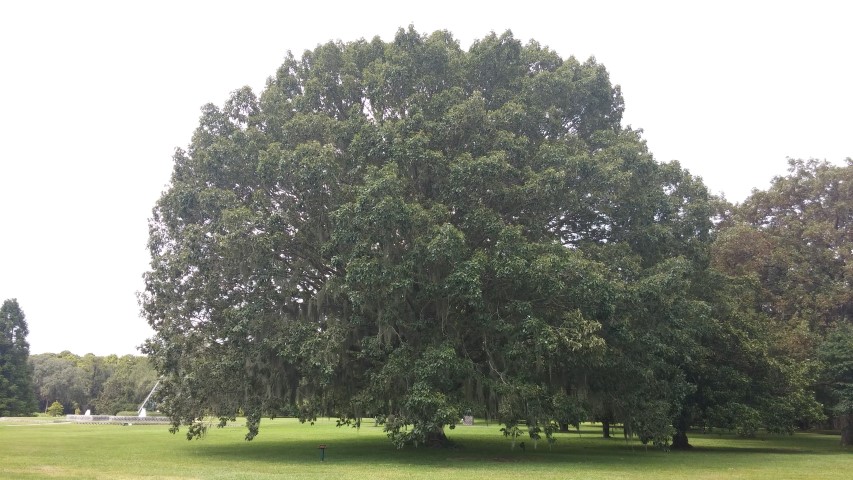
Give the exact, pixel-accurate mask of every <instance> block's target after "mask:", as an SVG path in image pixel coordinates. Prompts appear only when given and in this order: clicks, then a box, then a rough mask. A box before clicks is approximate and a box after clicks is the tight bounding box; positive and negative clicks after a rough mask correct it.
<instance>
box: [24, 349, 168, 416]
mask: <svg viewBox="0 0 853 480" xmlns="http://www.w3.org/2000/svg"><path fill="white" fill-rule="evenodd" d="M29 364H30V366H31V367H32V372H33V386H34V388H35V393H36V398H37V399H38V406H39V411H41V412H45V411H47V409H48V408H49V407H50V405H51V404H52V403H53V402H55V401H58V402H59V403H61V404H62V406H63V407H64V409H65V411H64V413H69V414H70V413H75V412H76V411H78V410H79V412H80V413H83V412H85V411H86V410H91V411H92V413H93V414H100V415H115V414H116V413H118V412H120V411H134V412H135V411H136V410H137V409H138V408H139V405H140V403H142V401H143V400H144V399H145V397H146V396H147V395H148V393H149V392H150V391H151V388H152V387H153V386H154V383H155V382H156V381H157V373H156V372H155V371H154V368H153V367H152V366H151V364H150V362H149V361H148V358H146V357H142V356H133V355H125V356H122V357H119V356H116V355H107V356H105V357H99V356H96V355H93V354H91V353H88V354H86V355H83V356H82V357H81V356H79V355H75V354H73V353H71V352H69V351H63V352H62V353H59V354H56V353H40V354H36V355H30V357H29Z"/></svg>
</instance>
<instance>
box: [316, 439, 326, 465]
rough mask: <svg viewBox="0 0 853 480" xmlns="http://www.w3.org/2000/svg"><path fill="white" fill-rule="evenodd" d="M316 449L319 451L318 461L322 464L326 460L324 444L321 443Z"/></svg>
mask: <svg viewBox="0 0 853 480" xmlns="http://www.w3.org/2000/svg"><path fill="white" fill-rule="evenodd" d="M317 448H319V449H320V461H321V462H324V461H325V460H326V444H325V443H321V444H320V446H319V447H317Z"/></svg>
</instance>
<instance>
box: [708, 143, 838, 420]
mask: <svg viewBox="0 0 853 480" xmlns="http://www.w3.org/2000/svg"><path fill="white" fill-rule="evenodd" d="M720 230H721V231H720V234H719V238H718V239H717V241H716V242H715V244H714V254H713V261H714V265H715V267H716V268H718V269H719V270H720V271H722V272H724V273H726V274H728V275H732V276H736V277H739V278H741V279H743V280H744V281H745V282H748V283H751V284H752V285H754V286H755V288H754V289H753V292H754V294H753V296H752V298H751V299H750V301H749V303H750V308H751V310H752V311H753V314H755V315H760V316H762V317H763V318H765V319H766V321H767V322H769V324H770V329H771V333H770V335H769V338H770V339H771V342H772V343H771V348H772V358H774V360H775V359H787V360H784V361H783V363H785V362H787V363H788V364H792V365H798V366H795V367H792V368H794V369H795V370H796V369H799V370H801V378H802V379H803V382H806V383H809V384H810V385H811V386H812V387H817V389H818V397H819V399H820V400H821V401H823V402H824V404H825V405H826V407H827V408H826V413H827V414H828V415H830V416H834V415H842V416H844V415H846V413H844V412H846V410H845V409H844V405H845V403H844V402H845V398H847V397H846V396H845V394H844V393H843V392H844V391H845V390H844V388H843V383H844V378H845V376H844V371H845V370H844V369H845V368H846V367H845V365H846V363H845V360H844V358H845V357H844V356H843V355H841V352H842V351H843V349H842V348H841V346H843V345H844V338H845V337H844V332H847V331H848V329H849V326H850V325H851V324H853V290H851V288H850V285H851V284H853V160H851V159H848V160H847V161H846V164H845V165H833V164H830V163H829V162H826V161H819V160H814V159H813V160H807V161H804V160H789V173H788V175H785V176H780V177H776V178H775V179H774V180H773V182H772V184H771V185H770V188H768V189H767V190H755V191H753V193H752V195H751V196H750V197H749V198H747V199H746V200H745V201H744V202H743V204H741V205H738V206H736V207H733V208H731V210H730V212H729V213H728V214H727V215H726V216H725V217H724V219H723V222H722V223H721V225H720ZM826 342H828V343H826ZM825 343H826V344H825ZM818 358H822V359H823V361H822V362H821V364H817V363H816V359H818ZM829 359H834V360H832V361H830V360H829ZM792 361H793V363H792ZM819 377H820V380H821V381H818V379H819ZM792 398H795V397H792ZM839 409H840V410H839ZM806 417H807V418H806V419H804V422H807V421H814V416H813V415H807V416H806Z"/></svg>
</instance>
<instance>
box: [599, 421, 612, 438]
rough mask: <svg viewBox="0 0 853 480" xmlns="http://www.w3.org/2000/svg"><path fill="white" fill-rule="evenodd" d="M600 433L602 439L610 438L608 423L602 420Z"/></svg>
mask: <svg viewBox="0 0 853 480" xmlns="http://www.w3.org/2000/svg"><path fill="white" fill-rule="evenodd" d="M601 432H602V435H603V436H604V438H610V421H609V420H604V421H602V422H601Z"/></svg>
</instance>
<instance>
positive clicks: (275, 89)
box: [141, 28, 736, 445]
mask: <svg viewBox="0 0 853 480" xmlns="http://www.w3.org/2000/svg"><path fill="white" fill-rule="evenodd" d="M623 108H624V107H623V101H622V96H621V93H620V89H619V87H618V86H614V85H612V84H611V83H610V80H609V78H608V74H607V71H606V70H605V69H604V67H603V66H602V65H600V64H598V63H597V62H596V61H595V60H594V59H589V60H587V61H585V62H579V61H577V60H576V59H574V58H572V57H570V58H568V59H563V58H561V57H560V56H558V55H557V54H556V53H555V52H553V51H551V50H549V49H547V48H545V47H542V46H541V45H539V44H537V43H536V42H530V43H528V44H527V45H523V44H522V43H521V42H519V41H518V40H516V39H515V38H514V37H513V36H512V34H511V33H509V32H507V33H504V34H502V35H495V34H491V35H489V36H487V37H485V38H483V39H482V40H479V41H477V42H475V43H474V44H473V45H472V46H471V47H470V49H469V50H468V51H464V50H462V49H461V48H460V46H459V44H458V42H457V41H456V40H454V39H453V37H452V36H451V35H450V34H449V33H447V32H435V33H433V34H431V35H423V34H419V33H418V32H416V31H414V30H413V29H412V28H409V29H408V30H402V29H401V30H400V31H398V33H397V35H396V37H395V38H394V40H393V41H391V42H384V41H382V40H380V39H379V38H375V39H373V40H372V41H364V40H360V41H356V42H350V43H341V42H331V43H327V44H325V45H321V46H318V47H317V48H316V49H314V50H311V51H306V52H304V54H303V55H302V56H301V58H296V57H294V56H292V55H290V56H288V57H287V58H286V60H285V62H284V64H283V65H282V66H281V68H280V69H279V70H278V72H277V73H276V75H275V76H274V77H272V78H270V79H269V81H268V83H267V86H266V88H265V90H264V91H263V93H262V94H261V96H260V98H258V97H256V96H255V94H254V93H253V92H252V91H251V90H250V89H248V88H243V89H240V90H237V91H235V92H234V93H233V94H232V96H231V98H230V99H229V100H228V101H227V102H226V103H225V105H224V108H218V107H216V106H213V105H207V106H205V107H204V108H203V113H202V117H201V121H200V125H199V127H198V129H197V130H196V132H195V134H194V135H193V138H192V141H191V144H190V146H189V149H187V150H186V151H184V150H178V151H177V152H176V154H175V157H174V160H175V166H174V171H173V174H172V180H171V184H170V186H169V188H168V190H167V191H166V192H165V193H164V194H163V196H162V197H161V199H160V200H159V201H158V203H157V205H156V207H155V209H154V215H153V218H152V220H151V222H150V251H151V256H152V263H151V270H150V271H149V272H148V273H147V274H146V289H145V292H143V294H142V296H141V300H142V306H143V309H144V312H145V315H146V317H147V319H148V321H149V323H150V325H151V326H152V327H153V328H154V330H155V332H156V333H155V335H154V337H152V338H151V339H150V340H148V341H147V343H146V345H145V350H146V352H147V353H148V354H149V355H150V357H151V358H152V360H153V362H154V364H155V366H156V368H157V370H158V372H159V373H161V374H162V375H163V380H162V382H161V388H160V390H159V392H160V397H161V400H162V404H161V407H162V408H163V409H164V410H165V411H167V412H169V414H170V416H171V418H172V421H173V426H174V429H175V430H177V428H178V427H180V426H181V425H187V426H189V427H190V428H189V429H188V436H189V437H190V438H191V437H193V436H196V435H199V434H201V433H203V432H204V429H205V425H204V424H203V423H201V422H200V419H201V418H203V417H204V416H206V415H214V416H217V417H220V419H221V420H222V422H227V421H228V420H229V419H232V418H234V417H235V416H236V415H238V414H240V413H243V414H245V415H246V417H247V419H248V422H247V423H248V428H249V433H248V435H247V438H249V439H251V438H253V437H254V436H255V435H256V434H257V433H258V427H259V422H260V418H261V417H262V416H263V415H275V414H279V413H285V412H291V411H293V410H294V409H295V410H296V411H298V413H299V415H300V416H301V417H302V418H303V419H310V418H313V417H314V416H316V415H317V414H319V413H322V414H334V415H339V416H340V417H341V419H342V422H344V423H349V422H355V423H356V424H357V423H358V422H359V421H360V419H361V418H362V417H365V416H375V417H379V418H380V419H381V420H383V421H384V422H385V428H386V431H387V432H388V434H389V436H390V437H391V439H392V440H393V441H394V442H395V443H396V444H398V445H403V444H406V443H408V442H412V443H423V442H428V443H433V442H442V441H443V440H444V427H445V426H450V427H452V426H453V425H454V424H455V423H456V422H457V421H458V420H459V418H460V417H461V416H462V414H463V413H464V412H466V411H468V410H471V411H473V412H475V413H478V414H483V415H487V416H490V417H493V418H498V419H499V420H500V421H501V422H503V423H504V424H505V429H504V431H505V432H507V433H510V432H511V434H512V435H513V436H514V435H515V433H516V432H518V427H517V426H518V424H519V423H520V422H521V421H524V422H525V423H526V425H527V428H528V434H529V435H530V436H531V438H532V439H533V440H534V441H535V440H537V439H538V438H540V436H541V434H544V435H545V436H549V435H550V433H551V432H552V431H553V429H554V428H555V425H556V424H564V425H565V424H567V423H576V422H578V421H580V420H583V419H585V418H587V417H588V416H589V415H591V410H592V409H599V410H601V411H605V410H606V411H607V412H609V414H610V415H611V416H613V418H614V420H616V421H622V422H625V423H627V424H630V425H631V427H632V428H633V429H634V430H635V431H636V432H637V433H638V434H640V435H641V437H643V438H644V439H646V440H654V441H656V442H658V441H659V442H668V437H669V435H671V434H673V433H674V432H675V430H673V428H672V425H673V422H678V419H687V418H693V417H689V416H688V415H686V414H685V411H686V410H687V409H688V408H689V404H690V402H691V400H690V398H691V397H690V395H692V394H693V393H694V392H695V391H696V385H695V381H693V380H692V379H691V378H690V373H691V372H692V370H691V369H693V370H695V368H694V367H695V365H697V364H699V363H701V361H703V360H704V359H706V358H709V357H708V356H702V355H694V352H696V351H699V347H700V346H701V342H702V341H703V338H704V337H702V336H701V335H697V332H700V331H703V330H702V326H703V325H704V324H705V323H706V322H707V321H709V320H710V319H712V318H716V317H715V316H714V315H715V314H716V313H719V311H717V312H715V311H714V310H713V309H712V308H711V307H710V306H709V302H711V301H713V299H714V296H713V295H711V294H710V293H708V292H706V291H704V290H703V286H707V285H712V284H713V282H712V281H710V280H709V275H710V274H709V273H708V261H709V256H708V247H709V245H710V241H711V231H712V223H711V221H710V218H711V216H712V214H713V208H712V204H711V202H710V199H709V196H708V193H707V191H706V189H705V187H704V186H703V185H702V182H701V181H700V180H699V179H697V178H695V177H693V176H691V175H690V174H689V173H688V172H686V171H685V170H683V169H682V168H681V167H680V166H679V165H678V164H677V163H675V162H672V163H658V162H656V161H655V160H654V159H653V157H652V155H651V154H650V153H649V152H648V150H647V148H646V145H645V143H644V142H643V140H642V138H641V135H640V132H638V131H635V130H632V129H631V128H629V127H624V126H622V125H621V117H622V111H623ZM735 318H736V317H735ZM726 320H728V319H726ZM721 321H722V320H721ZM733 348H734V347H733ZM691 422H692V420H683V421H681V423H680V424H679V425H680V430H679V431H680V432H681V433H682V434H683V435H684V436H683V442H684V443H685V444H686V434H685V432H684V429H685V428H686V426H688V424H690V423H691Z"/></svg>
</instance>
